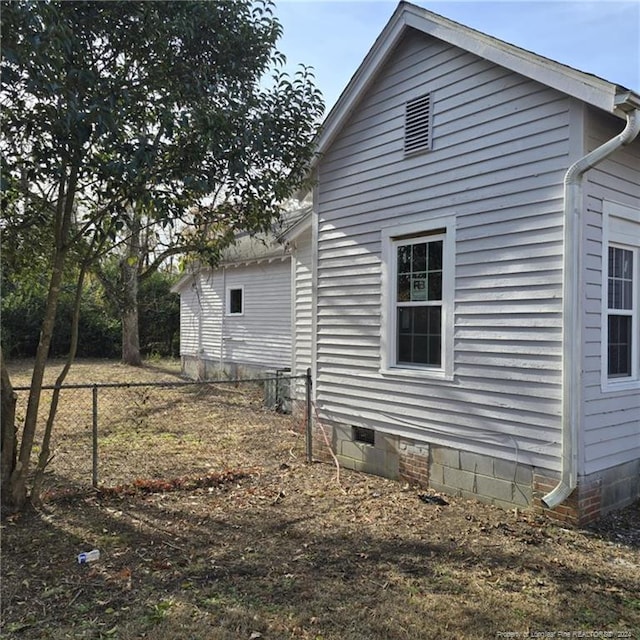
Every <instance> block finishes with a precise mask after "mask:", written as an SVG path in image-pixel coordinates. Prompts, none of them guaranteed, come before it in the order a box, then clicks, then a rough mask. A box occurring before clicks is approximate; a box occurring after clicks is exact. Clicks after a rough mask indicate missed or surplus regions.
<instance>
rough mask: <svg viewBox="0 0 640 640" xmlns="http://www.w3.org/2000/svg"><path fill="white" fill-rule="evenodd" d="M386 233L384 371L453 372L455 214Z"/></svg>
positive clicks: (444, 374) (440, 374) (439, 374)
mask: <svg viewBox="0 0 640 640" xmlns="http://www.w3.org/2000/svg"><path fill="white" fill-rule="evenodd" d="M433 224H434V225H436V224H437V225H438V226H437V227H436V226H434V228H431V229H430V228H428V227H426V228H425V226H424V225H419V226H418V225H401V226H399V227H395V228H389V229H386V230H384V231H383V317H382V331H383V348H382V363H381V364H382V367H381V368H382V372H383V373H390V374H403V373H407V374H411V373H412V374H413V375H426V376H430V377H446V378H450V377H452V375H453V287H454V284H453V283H454V273H453V270H454V264H455V256H454V247H455V239H454V233H455V230H454V226H455V218H454V217H453V216H447V217H442V218H438V219H436V220H434V222H433Z"/></svg>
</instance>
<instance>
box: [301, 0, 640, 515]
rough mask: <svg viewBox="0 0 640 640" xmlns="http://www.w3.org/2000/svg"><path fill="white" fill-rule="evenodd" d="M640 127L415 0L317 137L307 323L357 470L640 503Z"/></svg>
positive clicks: (615, 503)
mask: <svg viewBox="0 0 640 640" xmlns="http://www.w3.org/2000/svg"><path fill="white" fill-rule="evenodd" d="M639 129H640V96H638V94H637V93H634V92H632V91H629V90H628V89H625V88H623V87H620V86H616V85H615V84H612V83H610V82H607V81H606V80H603V79H601V78H598V77H595V76H593V75H589V74H587V73H583V72H581V71H578V70H576V69H573V68H569V67H567V66H564V65H561V64H559V63H556V62H554V61H552V60H549V59H546V58H543V57H540V56H538V55H536V54H534V53H531V52H529V51H524V50H522V49H519V48H517V47H514V46H512V45H509V44H507V43H505V42H502V41H500V40H497V39H495V38H492V37H489V36H487V35H484V34H482V33H479V32H477V31H475V30H472V29H469V28H467V27H464V26H462V25H460V24H458V23H456V22H453V21H451V20H448V19H445V18H443V17H440V16H438V15H436V14H433V13H431V12H429V11H426V10H424V9H421V8H418V7H416V6H413V5H411V4H408V3H404V2H403V3H400V5H399V6H398V8H397V9H396V11H395V13H394V14H393V16H392V17H391V19H390V21H389V23H388V24H387V26H386V27H385V28H384V30H383V31H382V33H381V35H380V36H379V38H378V39H377V41H376V42H375V44H374V46H373V48H372V49H371V51H370V52H369V53H368V54H367V56H366V58H365V59H364V61H363V62H362V64H361V65H360V67H359V68H358V70H357V71H356V73H355V75H354V76H353V78H352V79H351V81H350V83H349V84H348V86H347V87H346V89H345V90H344V92H343V94H342V95H341V97H340V99H339V101H338V102H337V104H336V106H335V107H334V109H333V110H332V111H331V113H330V114H329V116H328V117H327V119H326V122H325V124H324V127H323V129H322V132H321V134H320V138H319V141H318V151H319V158H318V160H317V162H316V163H315V166H314V172H315V178H316V183H317V186H316V190H315V193H314V214H313V224H312V243H311V246H312V247H313V260H312V267H311V273H312V281H311V284H312V291H313V295H312V296H311V297H310V296H309V294H310V290H309V286H308V285H309V279H308V275H309V273H308V270H306V271H305V272H304V277H305V280H304V282H305V286H302V285H301V286H300V293H301V294H303V295H304V296H305V310H304V315H300V316H299V319H300V321H301V320H302V319H303V318H304V320H305V323H303V325H300V324H299V321H296V323H295V324H294V326H295V327H296V341H297V339H298V338H299V339H301V340H303V341H304V345H305V347H304V350H302V349H301V356H304V358H306V359H307V360H308V362H309V363H310V364H312V368H313V380H314V400H315V403H316V407H317V411H318V415H319V417H320V420H321V421H322V423H323V426H324V427H325V429H327V430H329V431H330V432H331V435H332V438H333V446H334V449H335V451H336V452H337V454H338V457H339V459H340V461H341V463H342V464H343V465H346V466H350V467H352V468H357V469H363V470H366V471H370V472H373V473H380V474H384V475H388V476H390V477H402V478H405V479H408V480H411V481H416V482H420V483H422V484H424V485H428V486H431V487H433V488H434V489H436V490H440V491H443V492H448V493H453V494H456V495H460V496H464V497H479V498H482V499H485V500H489V501H492V502H494V503H496V504H500V505H504V506H514V505H517V506H523V507H527V506H534V507H537V508H546V509H553V512H552V513H553V514H554V515H555V516H557V517H558V518H562V519H565V520H570V521H573V522H580V523H582V522H586V521H588V520H590V519H593V518H596V517H598V515H600V514H601V513H603V512H605V511H607V510H609V509H612V508H616V507H620V506H622V505H624V504H628V503H629V502H631V501H632V500H633V499H634V498H637V497H638V495H639V494H640V271H639V266H638V265H639V264H640V140H638V139H635V138H636V136H637V134H638V130H639ZM310 299H311V300H312V308H311V309H310V307H309V302H308V301H309V300H310ZM310 311H311V313H310ZM310 337H311V343H310V344H309V339H310ZM318 442H320V440H319V441H318ZM319 446H320V445H319V444H318V447H319ZM316 451H319V449H316Z"/></svg>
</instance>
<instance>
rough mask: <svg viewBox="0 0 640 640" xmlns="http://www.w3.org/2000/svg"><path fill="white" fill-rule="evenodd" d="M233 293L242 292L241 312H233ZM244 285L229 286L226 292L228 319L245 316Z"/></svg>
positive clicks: (226, 313)
mask: <svg viewBox="0 0 640 640" xmlns="http://www.w3.org/2000/svg"><path fill="white" fill-rule="evenodd" d="M233 291H240V307H241V311H231V294H232V292H233ZM244 303H245V299H244V285H242V284H240V285H229V286H227V288H226V292H225V307H224V310H225V316H228V317H238V316H243V315H244Z"/></svg>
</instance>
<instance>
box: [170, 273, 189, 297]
mask: <svg viewBox="0 0 640 640" xmlns="http://www.w3.org/2000/svg"><path fill="white" fill-rule="evenodd" d="M194 277H195V273H191V272H189V273H185V274H184V275H182V276H180V278H178V281H177V282H176V283H175V284H174V285H173V286H172V287H171V289H169V291H171V293H180V292H181V291H182V289H184V288H185V286H186V285H187V283H188V282H189V281H190V280H193V278H194Z"/></svg>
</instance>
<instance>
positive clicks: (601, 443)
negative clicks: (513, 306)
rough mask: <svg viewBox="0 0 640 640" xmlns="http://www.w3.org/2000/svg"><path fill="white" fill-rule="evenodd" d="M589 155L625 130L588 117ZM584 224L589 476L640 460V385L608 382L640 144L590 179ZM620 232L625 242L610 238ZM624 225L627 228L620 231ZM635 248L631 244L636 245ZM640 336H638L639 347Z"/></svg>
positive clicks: (634, 221) (636, 224) (639, 224)
mask: <svg viewBox="0 0 640 640" xmlns="http://www.w3.org/2000/svg"><path fill="white" fill-rule="evenodd" d="M588 117H589V131H590V135H589V138H588V139H587V144H588V150H591V149H594V148H595V147H597V146H598V145H600V144H602V143H604V142H605V141H606V140H609V139H611V138H612V137H613V136H615V135H616V134H617V133H619V132H620V131H621V130H622V128H623V127H624V122H622V121H621V120H618V119H616V118H610V117H604V116H599V115H598V114H596V113H595V112H589V114H588ZM585 204H586V212H585V221H584V238H585V241H584V243H585V253H584V282H585V286H584V295H585V301H584V304H585V310H584V316H583V324H584V329H583V331H584V365H583V370H584V376H583V380H584V382H583V385H584V390H583V399H584V410H583V411H584V429H583V436H582V445H583V446H582V457H581V460H580V465H581V467H580V473H584V474H590V473H596V472H598V471H600V470H603V469H607V468H609V467H613V466H616V465H619V464H623V463H625V462H629V461H632V460H637V459H638V458H640V382H636V381H634V380H623V379H616V380H611V381H610V380H609V379H608V376H607V360H606V353H607V351H606V338H607V324H606V309H605V307H606V303H607V299H606V288H605V282H606V271H607V269H606V267H607V246H608V245H609V244H610V241H611V240H614V244H616V242H615V240H618V241H619V240H623V243H621V244H622V245H624V244H625V243H626V244H630V239H631V238H632V237H634V235H635V237H637V236H638V234H640V140H636V141H635V142H634V143H633V144H631V145H629V146H626V147H623V148H622V149H619V150H618V151H616V152H615V154H614V155H613V156H611V157H610V158H608V159H607V160H605V161H604V162H602V163H601V164H600V165H598V166H597V167H595V168H594V169H592V170H591V171H589V172H588V173H587V176H586V183H585ZM616 213H623V214H624V215H623V216H622V217H620V216H619V215H616ZM612 215H613V219H614V220H613V229H614V231H615V227H616V226H618V229H619V231H622V234H623V237H620V236H618V237H614V238H610V231H611V229H612V225H611V222H612V220H611V217H612ZM620 225H622V226H620ZM634 243H635V241H634V242H632V243H631V244H634ZM638 340H640V336H636V341H638Z"/></svg>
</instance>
